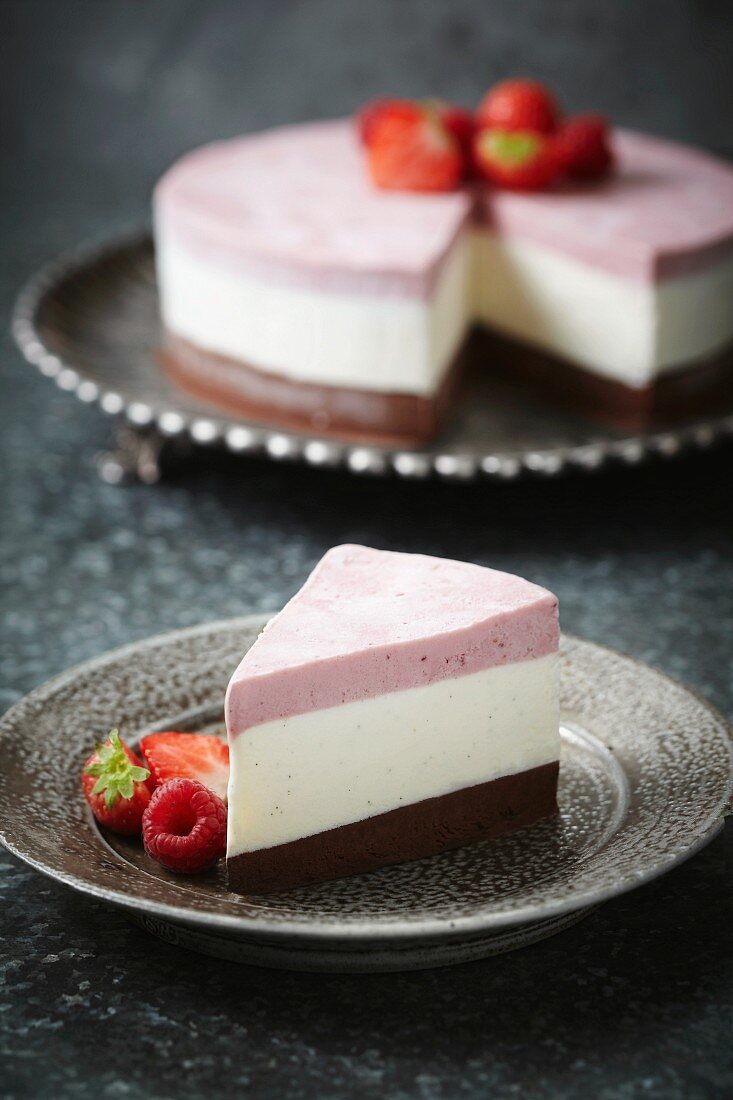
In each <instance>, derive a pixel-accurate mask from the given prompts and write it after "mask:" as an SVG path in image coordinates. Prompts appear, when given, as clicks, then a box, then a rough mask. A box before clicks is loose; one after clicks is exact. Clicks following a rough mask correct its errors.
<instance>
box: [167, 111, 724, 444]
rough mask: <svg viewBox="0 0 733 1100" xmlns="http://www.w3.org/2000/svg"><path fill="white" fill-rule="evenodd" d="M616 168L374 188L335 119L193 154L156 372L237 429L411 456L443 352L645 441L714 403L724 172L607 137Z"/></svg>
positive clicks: (646, 142) (179, 178) (430, 412)
mask: <svg viewBox="0 0 733 1100" xmlns="http://www.w3.org/2000/svg"><path fill="white" fill-rule="evenodd" d="M614 143H615V155H616V161H617V170H616V172H615V174H614V175H612V176H610V177H609V178H608V179H605V180H600V181H598V182H594V183H593V184H592V185H587V186H581V185H577V184H562V185H559V186H557V187H553V188H552V189H550V190H546V191H544V192H542V193H535V194H525V193H518V192H513V191H502V190H500V189H496V188H493V189H492V188H488V189H487V188H476V187H475V186H472V185H470V184H469V185H466V186H463V187H461V188H459V189H457V190H453V191H449V192H445V193H430V194H429V193H416V192H407V191H402V192H399V191H385V190H379V189H378V188H376V187H375V186H374V185H373V184H372V182H371V181H370V179H369V178H368V175H367V173H366V172H365V170H364V166H363V162H362V153H361V150H360V148H359V146H358V143H357V140H356V138H355V135H354V131H353V126H352V124H351V123H350V122H349V121H337V122H326V123H314V124H304V125H298V126H289V127H284V128H279V129H274V130H271V131H268V132H265V133H261V134H255V135H251V136H247V137H244V138H239V139H236V140H233V141H225V142H221V143H218V144H214V145H210V146H207V147H205V148H202V149H198V150H196V151H194V152H192V153H190V154H188V155H187V156H184V157H183V158H182V159H181V160H180V161H178V162H177V163H176V164H175V165H173V167H172V168H171V169H170V170H169V171H168V172H167V173H166V174H165V175H164V177H163V178H162V180H161V181H160V183H159V184H158V187H157V189H156V192H155V201H154V230H155V242H156V256H157V270H158V281H159V287H160V296H161V313H162V320H163V326H164V339H165V353H164V363H165V367H166V370H167V371H168V373H169V375H170V377H171V378H172V379H173V380H174V382H175V383H176V384H177V385H178V386H180V387H183V388H184V389H185V390H187V391H189V392H191V393H193V394H195V395H196V396H197V397H199V398H203V399H204V400H205V401H207V402H209V403H213V404H215V405H218V406H221V407H224V408H226V409H228V410H229V411H231V412H234V413H236V414H239V415H242V416H244V417H247V418H250V419H255V420H260V421H266V422H269V423H271V424H275V425H277V426H281V427H285V428H293V429H297V430H302V431H307V432H315V433H317V434H332V435H335V436H340V437H343V438H349V439H361V440H377V441H383V442H393V443H397V444H414V443H417V442H420V441H422V440H425V439H428V438H430V436H432V435H433V434H434V433H435V432H436V431H437V430H438V428H439V426H440V424H441V422H442V420H443V418H444V416H445V414H446V411H448V410H449V409H450V408H451V405H452V393H453V383H454V382H455V380H456V377H457V374H458V365H459V363H460V362H461V361H462V358H465V357H462V356H461V351H462V349H463V348H464V345H465V343H466V337H467V334H468V332H469V330H471V329H478V330H480V331H481V333H482V334H483V336H482V339H483V340H484V350H483V352H482V354H481V358H482V359H483V361H484V362H483V364H482V366H485V368H486V369H490V368H491V366H492V365H493V366H494V367H496V368H498V369H501V370H503V371H509V372H510V373H511V374H512V375H513V376H516V377H518V378H520V379H529V380H530V381H531V383H532V385H534V386H540V388H544V389H547V390H551V391H558V392H560V393H562V394H564V395H565V397H566V399H567V400H570V401H573V402H574V403H580V404H581V406H582V408H583V409H584V410H585V411H586V412H590V413H592V414H593V415H594V416H598V417H601V418H604V419H606V420H609V421H613V422H616V423H619V424H624V425H630V426H632V427H644V426H645V425H647V424H650V423H654V422H657V421H660V420H661V421H664V420H665V419H666V418H668V417H670V416H674V415H676V414H679V413H680V412H682V413H684V414H685V415H692V414H694V413H695V412H696V411H702V410H703V409H704V408H705V407H706V406H707V407H710V406H712V405H713V404H715V405H716V406H717V404H718V403H719V402H720V400H721V395H722V394H723V392H724V391H727V393H728V394H729V395H730V389H731V379H732V378H733V375H732V374H731V369H730V364H731V347H732V345H733V309H731V299H732V296H733V169H731V167H730V166H729V165H727V164H725V163H723V162H722V161H720V160H717V159H716V158H714V157H712V156H709V155H707V154H706V153H703V152H700V151H698V150H695V149H693V148H690V147H687V146H683V145H679V144H676V143H674V142H670V141H665V140H661V139H658V138H654V137H649V136H646V135H643V134H639V133H632V132H624V131H616V132H615V138H614Z"/></svg>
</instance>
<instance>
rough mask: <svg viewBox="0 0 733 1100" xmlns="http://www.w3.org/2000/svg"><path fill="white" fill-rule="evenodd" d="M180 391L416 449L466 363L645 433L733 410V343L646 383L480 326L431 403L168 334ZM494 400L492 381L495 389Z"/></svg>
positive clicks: (281, 423) (255, 414) (253, 415)
mask: <svg viewBox="0 0 733 1100" xmlns="http://www.w3.org/2000/svg"><path fill="white" fill-rule="evenodd" d="M161 362H162V365H163V368H164V370H165V372H166V373H167V374H168V376H169V377H170V378H171V380H172V381H173V382H174V384H175V385H177V386H178V387H179V388H180V389H183V390H185V391H186V392H187V393H190V394H192V395H193V396H194V397H197V398H199V399H200V400H203V401H206V402H209V403H210V404H212V405H217V406H219V407H221V408H223V409H226V410H227V411H228V412H232V413H236V414H238V415H240V416H243V417H245V418H246V419H249V420H255V421H259V422H261V423H265V424H270V425H276V426H277V427H282V428H285V429H292V430H294V431H301V432H308V433H311V432H312V433H315V434H317V435H330V436H333V437H335V438H341V439H345V440H351V441H356V442H362V443H381V444H386V445H396V446H413V445H418V444H420V443H425V442H427V441H428V440H429V439H431V438H432V437H433V436H435V435H436V434H437V432H438V431H439V429H440V426H441V424H442V421H443V419H444V417H445V415H446V414H447V412H448V410H449V408H450V405H451V400H452V397H453V393H454V390H455V388H456V384H457V383H458V381H459V378H460V376H461V374H462V373H463V370H464V368H465V367H466V366H470V368H471V369H475V370H480V371H482V372H487V373H488V374H490V373H491V372H492V371H495V372H497V373H500V374H502V375H505V376H507V377H508V378H510V379H511V380H512V381H513V382H516V383H519V384H522V385H526V386H527V389H528V393H531V394H532V395H534V396H535V397H536V396H537V395H538V394H543V395H545V396H547V397H549V398H550V399H554V400H557V401H558V402H560V403H561V404H562V405H563V406H570V407H571V408H574V409H577V410H578V411H579V412H581V413H582V414H583V415H585V416H588V417H590V418H592V419H594V420H598V421H601V422H603V423H606V424H611V425H614V426H616V427H618V428H621V429H624V430H631V431H643V430H646V429H650V428H663V427H665V426H667V425H672V424H675V423H680V422H681V421H684V420H693V419H695V418H697V417H700V416H703V415H705V414H706V413H710V412H713V411H715V412H722V411H727V410H729V409H733V347H728V348H726V349H724V350H723V351H721V352H719V353H718V354H716V355H715V356H714V357H711V358H710V359H709V360H706V361H704V362H698V363H695V364H692V365H690V366H689V367H683V368H680V369H677V370H674V371H671V372H668V373H667V374H664V375H662V377H661V378H659V379H657V380H656V381H655V382H652V383H650V384H649V385H647V386H643V387H640V388H637V387H633V386H626V385H624V384H623V383H621V382H617V381H614V380H612V379H610V378H604V377H601V376H600V375H598V374H594V373H593V372H591V371H588V370H585V369H584V368H583V367H579V366H577V365H576V364H573V363H569V362H568V361H567V360H564V359H561V358H559V357H557V356H553V355H550V354H548V353H547V352H545V351H541V350H539V349H536V348H532V347H530V346H529V345H527V344H523V343H520V342H519V341H516V340H513V339H510V338H508V337H505V336H502V335H500V334H498V333H496V332H494V331H489V330H488V329H484V328H476V329H475V330H474V331H473V332H472V333H471V336H470V338H469V339H468V340H467V341H466V344H465V345H464V348H463V349H462V351H461V352H460V354H459V355H458V356H457V358H456V360H455V362H454V364H453V365H452V367H451V369H450V370H449V371H448V373H447V375H446V379H445V381H444V383H443V385H442V387H441V389H440V390H439V391H438V393H437V394H436V395H435V396H434V397H432V398H425V397H418V396H416V395H414V394H406V393H377V392H373V391H369V390H353V389H341V388H339V387H332V386H316V385H311V384H307V383H302V382H294V381H292V380H291V379H288V378H285V377H284V376H283V375H278V374H274V373H270V372H268V371H261V370H259V369H256V368H254V367H251V366H248V365H247V364H245V363H241V362H239V361H237V360H235V359H229V358H227V357H225V356H221V355H216V354H214V353H213V352H207V351H203V350H201V349H200V348H197V347H195V346H194V345H192V344H189V343H188V342H187V341H185V340H183V339H181V338H180V337H177V336H174V335H172V334H168V335H167V336H166V344H165V348H164V350H163V352H162V354H161ZM486 392H487V399H489V398H488V395H489V394H490V383H488V384H487V390H486Z"/></svg>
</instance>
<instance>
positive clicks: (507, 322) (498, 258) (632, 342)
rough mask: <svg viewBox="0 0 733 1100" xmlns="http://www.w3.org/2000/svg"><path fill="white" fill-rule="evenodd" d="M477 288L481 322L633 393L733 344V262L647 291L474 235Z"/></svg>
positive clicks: (528, 246) (562, 259)
mask: <svg viewBox="0 0 733 1100" xmlns="http://www.w3.org/2000/svg"><path fill="white" fill-rule="evenodd" d="M472 285H473V302H472V314H473V316H474V317H476V318H477V319H478V320H481V321H483V322H485V323H486V324H487V325H489V326H490V327H492V328H495V329H498V330H499V331H501V332H504V333H507V334H509V335H511V336H515V337H517V338H518V339H520V340H523V341H526V342H528V343H532V344H535V345H537V346H538V347H540V348H542V349H543V350H545V351H549V352H553V353H555V354H557V355H559V356H561V357H562V358H565V359H569V360H570V361H571V362H574V363H577V364H579V365H580V366H584V367H586V368H587V369H588V370H590V371H592V372H593V373H595V374H599V375H603V376H604V377H607V378H611V379H613V380H615V381H617V382H622V383H623V384H624V385H627V386H636V387H641V386H644V385H646V384H647V383H649V382H653V381H654V379H655V378H657V377H659V375H661V374H664V373H666V372H667V371H670V370H673V369H675V368H678V367H682V366H684V365H685V364H687V363H690V362H694V361H695V360H696V359H701V358H704V357H705V356H709V355H712V354H713V353H714V352H715V351H717V350H718V349H720V348H721V347H723V346H724V345H725V344H727V343H728V342H729V341H731V340H733V309H731V300H732V299H733V259H728V260H725V261H723V262H721V263H719V264H716V265H715V266H714V267H712V268H709V269H707V270H705V271H703V272H701V273H699V274H693V275H681V276H678V277H676V278H673V279H664V280H662V281H661V282H656V283H643V282H639V281H638V280H634V279H624V278H620V277H619V276H618V275H612V274H611V273H610V272H607V271H603V270H602V269H601V268H597V267H592V266H590V265H589V264H587V263H583V262H581V261H580V260H575V259H573V258H572V257H570V256H563V255H561V254H560V253H558V252H555V251H554V250H551V249H549V248H545V247H544V246H542V245H538V244H534V243H533V242H531V241H526V240H518V239H516V240H506V239H504V238H502V237H498V236H496V235H495V234H489V233H476V234H475V237H474V258H473V283H472Z"/></svg>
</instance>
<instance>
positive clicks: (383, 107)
mask: <svg viewBox="0 0 733 1100" xmlns="http://www.w3.org/2000/svg"><path fill="white" fill-rule="evenodd" d="M418 112H419V107H418V104H417V103H414V102H413V101H412V100H410V99H387V98H382V99H372V100H370V102H369V103H365V104H364V106H363V107H360V108H359V110H358V111H357V112H356V114H355V115H354V122H355V124H356V132H357V135H358V137H359V141H360V142H361V143H362V145H368V144H369V142H370V140H371V135H372V130H373V128H374V123H375V122H376V120H377V119H378V118H381V117H383V116H386V115H392V116H394V117H396V118H415V117H417V114H418Z"/></svg>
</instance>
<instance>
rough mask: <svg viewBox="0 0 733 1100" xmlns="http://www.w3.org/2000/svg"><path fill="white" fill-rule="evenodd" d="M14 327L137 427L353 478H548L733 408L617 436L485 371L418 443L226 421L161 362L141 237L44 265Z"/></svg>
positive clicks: (667, 443) (665, 443) (691, 442)
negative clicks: (401, 444)
mask: <svg viewBox="0 0 733 1100" xmlns="http://www.w3.org/2000/svg"><path fill="white" fill-rule="evenodd" d="M13 332H14V335H15V338H16V340H17V342H18V345H19V346H20V348H21V350H22V351H23V354H24V355H25V357H26V358H27V359H28V361H29V362H31V363H33V364H35V365H36V366H37V367H38V369H39V370H40V371H41V372H42V373H43V374H44V375H46V376H47V377H49V378H52V379H53V380H54V381H55V382H56V384H57V385H58V386H60V387H61V389H63V390H67V391H69V392H70V393H75V394H76V396H77V397H79V398H80V399H81V400H82V401H85V402H88V403H93V402H96V403H98V404H99V405H101V407H102V409H103V410H104V411H105V412H107V413H110V414H112V415H121V416H123V417H125V418H126V419H127V420H128V421H129V422H130V423H131V424H132V425H134V426H136V427H138V428H148V427H155V428H157V430H158V431H160V432H161V433H162V434H163V436H166V437H171V438H173V437H177V436H184V437H188V438H190V439H191V440H193V442H195V443H198V444H221V445H224V446H225V447H227V448H228V449H229V450H231V451H234V452H238V453H251V454H261V455H264V456H267V457H269V458H271V459H274V460H280V461H282V460H291V461H292V460H296V461H301V462H305V463H307V464H309V465H311V466H326V467H328V466H330V467H345V468H347V469H349V470H351V471H353V472H354V473H359V474H397V475H398V476H400V477H405V478H424V477H429V476H433V475H435V476H438V477H442V478H447V479H454V480H464V481H465V480H469V479H472V478H478V477H492V478H503V479H507V478H516V477H519V476H523V475H529V474H534V475H544V476H552V475H555V474H559V473H561V472H563V471H566V470H570V469H578V470H596V469H599V468H601V467H602V466H605V465H607V464H608V463H610V462H618V463H622V464H627V465H633V464H635V463H638V462H640V461H642V460H643V459H645V458H648V457H651V456H653V455H658V456H663V457H671V456H673V455H676V454H679V453H680V451H682V450H684V449H685V448H688V447H707V446H709V445H710V444H712V443H713V442H714V441H715V440H716V439H718V438H721V437H723V436H729V435H733V416H718V417H712V418H710V419H707V420H704V421H696V422H695V423H691V424H687V425H684V426H681V427H679V428H677V429H676V430H674V431H665V432H658V433H650V434H646V435H634V436H631V435H624V434H622V433H619V432H615V431H613V430H612V429H610V428H607V429H604V428H602V427H599V426H597V425H594V424H591V423H590V422H589V421H587V420H585V419H583V418H581V417H577V416H573V415H570V414H566V413H563V412H562V411H559V410H558V409H557V408H554V407H552V406H550V405H548V404H545V403H544V402H542V401H540V400H536V401H532V400H530V399H528V397H527V395H526V393H524V392H520V391H519V390H517V389H514V388H513V387H512V386H511V384H510V383H508V382H507V381H502V380H501V379H498V378H496V377H493V376H492V375H491V373H490V372H489V371H487V372H485V374H481V373H480V372H479V373H477V375H476V377H475V378H473V379H472V380H471V381H470V382H469V383H468V384H467V385H466V386H465V387H464V388H463V390H462V393H461V395H460V397H459V402H458V405H457V407H456V410H455V415H454V416H453V417H452V418H451V421H450V423H449V425H448V426H447V428H446V430H445V432H444V433H443V434H442V435H441V437H440V438H439V439H438V440H436V441H435V442H434V443H433V444H432V445H430V446H429V447H425V448H424V449H422V450H420V451H407V450H405V451H400V450H395V449H394V448H389V447H364V446H357V445H354V444H347V443H339V442H334V441H333V440H330V439H325V438H318V437H315V436H305V435H298V434H294V433H290V432H282V431H279V430H277V429H274V428H273V429H270V428H267V427H262V426H261V425H255V424H250V423H247V422H245V421H243V420H239V419H234V418H231V417H227V416H226V415H224V414H222V413H221V412H220V411H218V410H216V409H214V408H213V407H211V406H209V405H206V404H204V403H202V402H199V401H196V400H194V399H192V398H189V397H186V396H185V395H183V394H181V393H179V392H178V391H177V390H176V389H174V388H173V387H172V386H171V385H170V383H169V382H168V380H167V379H166V378H165V376H164V375H163V374H162V372H161V371H160V370H159V368H158V366H157V365H156V361H155V349H156V347H157V346H158V297H157V288H156V283H155V270H154V264H153V246H152V242H151V240H150V237H149V235H148V234H147V233H138V234H137V235H135V236H131V237H126V238H122V239H118V240H114V241H111V242H107V243H103V244H101V245H97V246H92V247H87V248H82V249H80V250H78V251H77V252H76V253H74V254H73V255H69V256H62V257H61V258H60V259H58V260H56V261H55V262H53V263H52V264H50V265H49V266H48V267H46V268H44V270H43V271H41V272H40V273H39V275H37V276H36V277H35V278H34V279H33V280H31V282H30V283H29V284H28V286H27V287H26V288H25V290H24V291H23V292H22V294H21V295H20V297H19V299H18V302H17V305H16V310H15V317H14V322H13Z"/></svg>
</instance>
